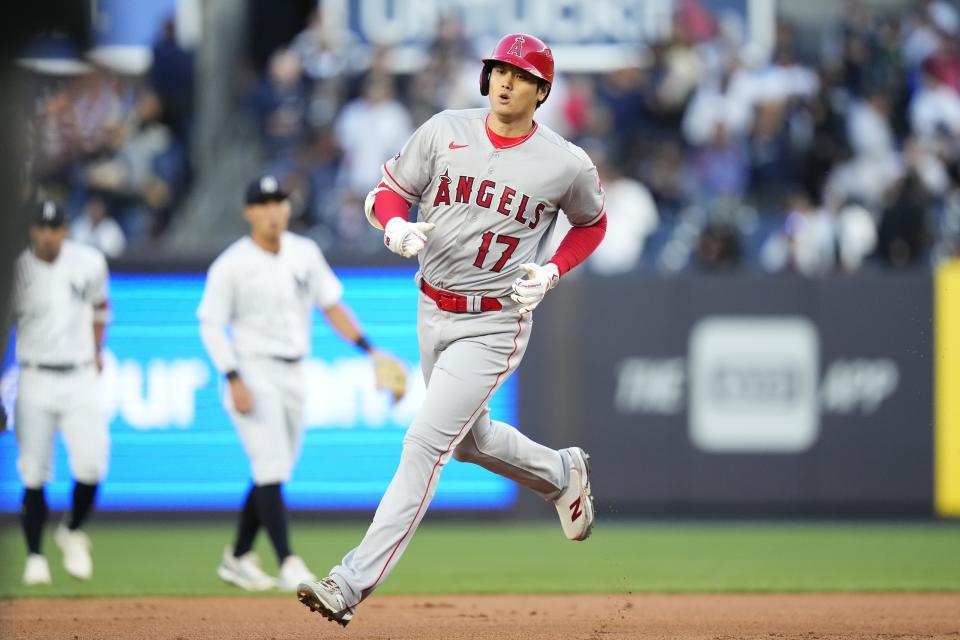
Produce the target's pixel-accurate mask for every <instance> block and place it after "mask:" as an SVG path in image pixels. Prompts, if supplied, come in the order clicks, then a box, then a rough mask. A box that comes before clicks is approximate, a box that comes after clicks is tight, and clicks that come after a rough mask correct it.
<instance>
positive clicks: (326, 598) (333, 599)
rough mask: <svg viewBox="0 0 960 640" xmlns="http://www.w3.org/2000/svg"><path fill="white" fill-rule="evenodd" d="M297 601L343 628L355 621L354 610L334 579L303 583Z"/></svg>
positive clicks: (298, 591) (299, 586)
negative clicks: (348, 604)
mask: <svg viewBox="0 0 960 640" xmlns="http://www.w3.org/2000/svg"><path fill="white" fill-rule="evenodd" d="M297 599H298V600H299V601H300V602H302V603H303V604H304V605H306V606H307V607H308V608H309V609H310V611H316V612H317V613H319V614H320V615H322V616H323V617H324V618H326V619H327V620H330V621H331V622H336V623H337V624H339V625H340V626H341V627H345V626H347V625H348V624H349V623H350V621H351V620H352V619H353V608H352V607H348V606H347V602H346V600H344V599H343V593H342V592H341V591H340V585H338V584H337V583H336V582H334V580H333V579H332V578H323V579H322V580H317V581H315V582H301V583H300V584H299V585H297Z"/></svg>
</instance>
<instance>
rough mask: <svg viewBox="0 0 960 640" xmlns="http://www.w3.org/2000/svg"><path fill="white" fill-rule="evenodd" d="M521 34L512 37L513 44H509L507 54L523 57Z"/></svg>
mask: <svg viewBox="0 0 960 640" xmlns="http://www.w3.org/2000/svg"><path fill="white" fill-rule="evenodd" d="M523 42H524V40H523V36H517V37H516V38H514V39H513V44H512V45H510V49H509V50H507V55H508V56H517V57H518V58H522V57H523Z"/></svg>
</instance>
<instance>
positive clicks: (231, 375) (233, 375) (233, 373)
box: [225, 369, 240, 382]
mask: <svg viewBox="0 0 960 640" xmlns="http://www.w3.org/2000/svg"><path fill="white" fill-rule="evenodd" d="M225 375H226V376H227V380H229V381H230V382H233V381H234V380H239V379H240V373H239V372H238V371H237V370H236V369H230V371H227V373H226V374H225Z"/></svg>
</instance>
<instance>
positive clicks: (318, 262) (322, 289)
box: [310, 242, 343, 309]
mask: <svg viewBox="0 0 960 640" xmlns="http://www.w3.org/2000/svg"><path fill="white" fill-rule="evenodd" d="M310 246H311V249H312V251H313V253H314V256H315V259H314V264H313V269H312V270H311V271H312V273H311V276H312V277H311V278H310V297H311V299H312V300H313V303H314V304H315V305H317V306H318V307H320V308H321V309H329V308H330V307H332V306H333V305H335V304H337V303H338V302H340V299H341V298H342V297H343V285H342V284H341V283H340V279H339V278H337V276H336V275H335V274H334V273H333V269H331V268H330V265H329V264H327V259H326V258H324V257H323V252H322V251H320V247H318V246H317V245H316V244H314V243H313V242H311V243H310Z"/></svg>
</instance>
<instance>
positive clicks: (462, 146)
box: [448, 140, 470, 149]
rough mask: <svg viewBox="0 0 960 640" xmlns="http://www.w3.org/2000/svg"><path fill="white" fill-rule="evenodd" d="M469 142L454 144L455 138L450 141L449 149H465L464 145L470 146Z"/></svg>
mask: <svg viewBox="0 0 960 640" xmlns="http://www.w3.org/2000/svg"><path fill="white" fill-rule="evenodd" d="M469 146H470V145H468V144H454V142H453V140H451V141H450V145H449V146H448V148H449V149H463V148H464V147H469Z"/></svg>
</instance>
